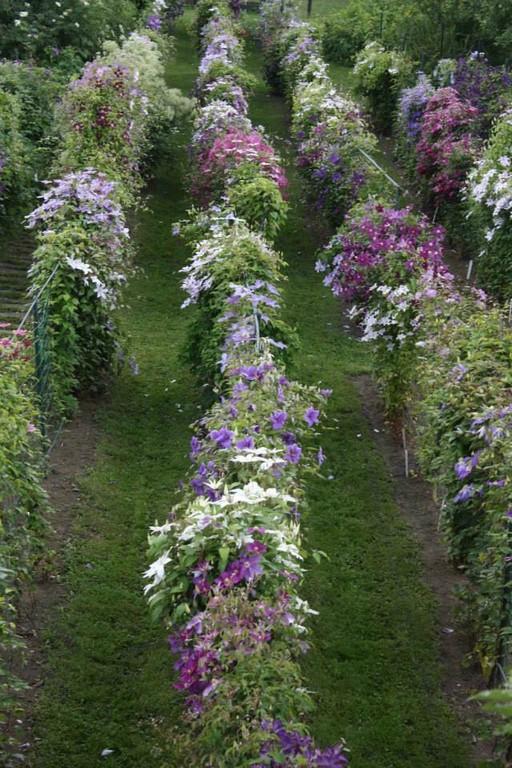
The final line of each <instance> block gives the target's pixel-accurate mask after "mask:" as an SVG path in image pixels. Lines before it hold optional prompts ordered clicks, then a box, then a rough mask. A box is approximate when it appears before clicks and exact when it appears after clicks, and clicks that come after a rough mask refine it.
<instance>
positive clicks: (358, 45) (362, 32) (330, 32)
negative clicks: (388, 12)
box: [321, 1, 379, 66]
mask: <svg viewBox="0 0 512 768" xmlns="http://www.w3.org/2000/svg"><path fill="white" fill-rule="evenodd" d="M378 31H379V30H378V17H376V16H375V15H374V14H373V13H372V12H371V10H370V8H369V6H368V4H364V3H361V2H359V1H358V2H349V3H348V4H347V5H346V6H345V7H344V8H343V9H342V10H341V11H338V12H337V13H336V14H333V15H332V16H329V17H328V18H327V19H326V20H325V22H324V24H323V27H322V33H321V39H322V52H323V54H324V56H325V58H326V59H327V60H328V61H336V62H339V63H340V64H347V65H351V66H352V65H353V64H354V62H355V59H356V55H357V54H358V53H359V51H360V50H361V49H362V48H364V45H365V43H367V42H368V41H369V40H375V39H376V37H377V35H378Z"/></svg>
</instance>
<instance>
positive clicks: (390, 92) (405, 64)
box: [354, 42, 415, 133]
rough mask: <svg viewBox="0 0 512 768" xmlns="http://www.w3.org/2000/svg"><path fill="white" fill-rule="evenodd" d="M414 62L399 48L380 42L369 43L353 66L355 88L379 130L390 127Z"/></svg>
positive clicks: (410, 76)
mask: <svg viewBox="0 0 512 768" xmlns="http://www.w3.org/2000/svg"><path fill="white" fill-rule="evenodd" d="M414 71H415V67H414V63H413V62H412V61H411V60H410V59H409V58H407V57H406V56H405V55H403V54H401V53H399V52H398V51H387V50H386V49H385V48H384V47H383V46H382V45H380V43H378V42H371V43H368V44H367V45H366V46H365V47H364V48H363V50H362V51H360V53H359V54H358V56H357V59H356V63H355V66H354V75H355V77H356V90H357V92H358V93H359V94H361V95H362V96H363V97H364V99H365V100H366V103H367V105H368V107H369V110H370V113H371V116H372V120H373V123H374V125H375V127H376V128H377V130H378V131H380V132H382V133H387V132H389V131H390V130H391V127H392V123H393V118H394V114H395V110H396V102H397V98H398V94H399V93H400V91H401V90H402V88H405V87H407V86H408V85H412V84H413V82H414Z"/></svg>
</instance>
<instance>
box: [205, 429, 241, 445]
mask: <svg viewBox="0 0 512 768" xmlns="http://www.w3.org/2000/svg"><path fill="white" fill-rule="evenodd" d="M234 434H235V433H234V432H232V431H231V430H230V429H228V428H227V427H222V429H213V430H212V431H211V432H210V434H209V435H208V437H210V438H211V439H212V440H214V441H215V442H216V443H217V446H218V447H219V448H229V447H230V446H231V444H232V442H233V436H234Z"/></svg>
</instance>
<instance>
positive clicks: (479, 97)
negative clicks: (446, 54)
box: [452, 51, 512, 138]
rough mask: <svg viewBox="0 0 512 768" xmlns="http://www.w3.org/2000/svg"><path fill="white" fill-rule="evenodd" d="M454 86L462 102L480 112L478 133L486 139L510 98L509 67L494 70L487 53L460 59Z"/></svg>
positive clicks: (454, 77)
mask: <svg viewBox="0 0 512 768" xmlns="http://www.w3.org/2000/svg"><path fill="white" fill-rule="evenodd" d="M452 85H453V87H454V88H455V90H456V91H457V93H458V94H459V96H460V98H461V99H463V100H464V101H468V102H469V103H470V104H471V105H472V106H473V107H475V109H477V110H478V118H477V123H478V125H477V130H478V133H479V134H480V135H481V136H483V137H484V138H485V137H486V136H487V135H488V133H489V128H490V127H491V125H492V123H493V122H494V120H495V119H496V118H497V117H498V116H499V114H500V113H501V112H502V111H503V110H504V109H505V107H506V106H507V103H508V101H509V98H510V88H511V86H512V77H511V75H510V72H509V71H508V70H507V69H506V68H505V67H493V66H492V65H491V64H489V61H488V60H487V57H486V56H485V54H484V53H479V52H478V51H474V52H473V53H471V54H470V55H469V56H467V57H466V58H462V59H459V60H458V61H457V66H456V68H455V71H454V73H453V81H452Z"/></svg>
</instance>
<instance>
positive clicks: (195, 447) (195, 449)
mask: <svg viewBox="0 0 512 768" xmlns="http://www.w3.org/2000/svg"><path fill="white" fill-rule="evenodd" d="M200 450H201V441H200V440H198V438H197V437H196V436H195V435H194V436H193V437H192V439H191V441H190V458H191V459H195V457H196V456H197V454H198V453H199V451H200Z"/></svg>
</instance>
